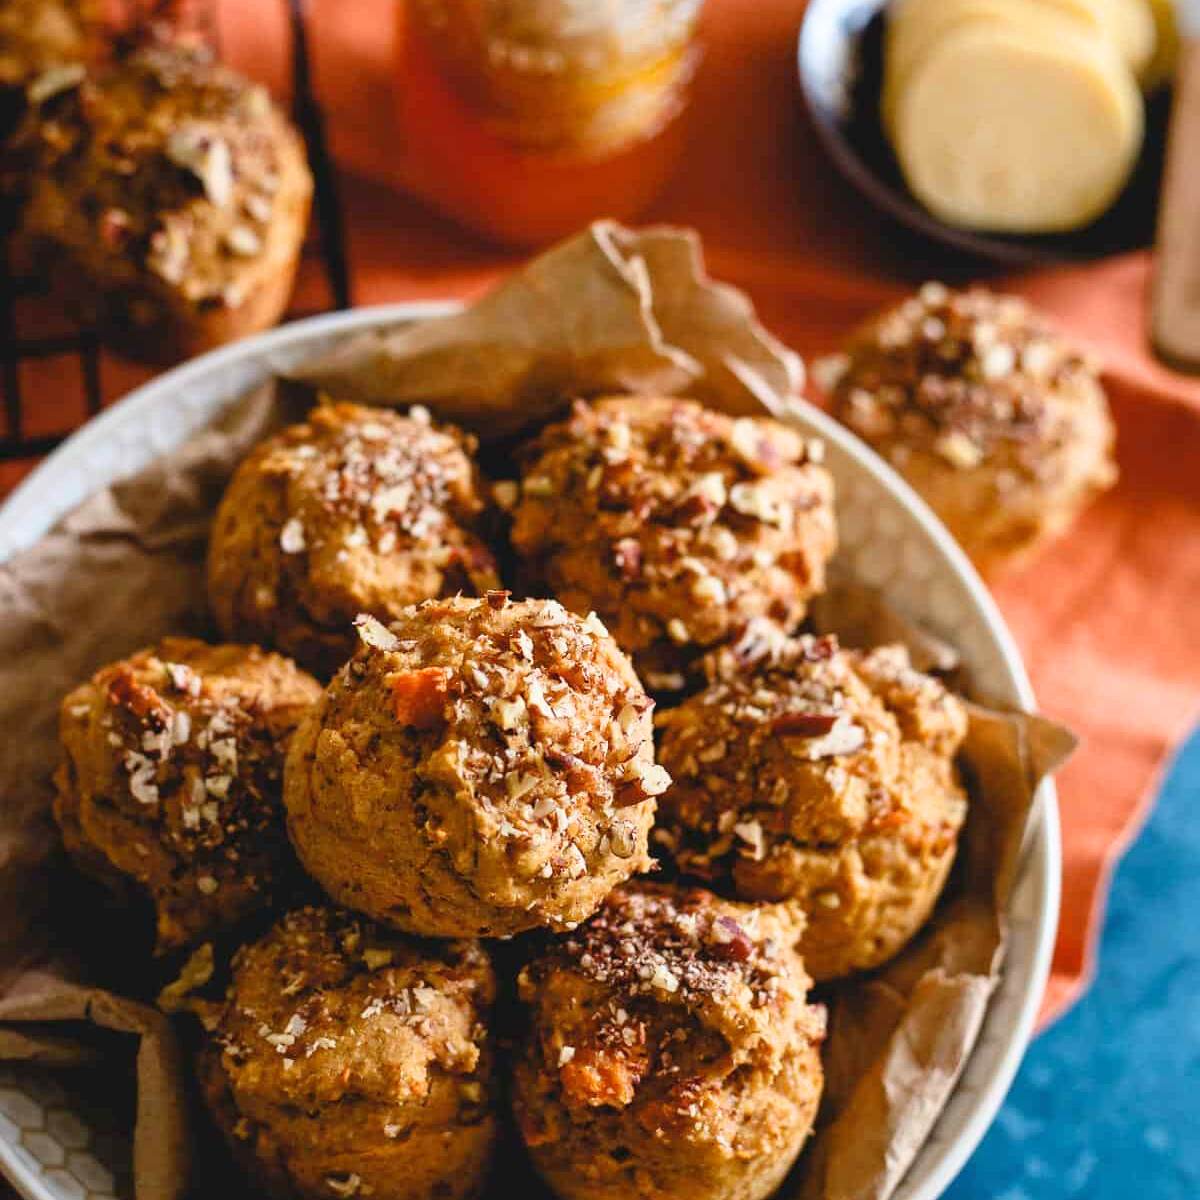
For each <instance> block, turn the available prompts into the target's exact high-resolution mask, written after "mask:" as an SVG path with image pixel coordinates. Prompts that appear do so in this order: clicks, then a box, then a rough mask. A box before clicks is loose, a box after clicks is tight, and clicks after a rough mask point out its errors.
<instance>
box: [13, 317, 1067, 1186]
mask: <svg viewBox="0 0 1200 1200" xmlns="http://www.w3.org/2000/svg"><path fill="white" fill-rule="evenodd" d="M449 308H450V306H448V305H442V304H409V305H395V306H390V307H385V308H375V309H365V310H361V311H357V312H351V313H345V314H337V315H333V316H325V317H317V318H315V319H312V320H308V321H302V322H298V323H297V324H294V325H290V326H285V327H284V328H282V329H278V330H275V331H274V332H272V333H268V334H265V335H263V336H260V337H255V338H250V339H248V340H246V341H244V342H240V343H238V344H237V345H234V346H229V347H226V348H225V349H222V350H217V351H215V352H213V353H211V354H206V355H204V356H203V357H202V358H198V359H196V360H195V361H193V362H190V363H187V364H186V365H184V366H182V367H178V368H177V369H175V370H173V371H170V372H168V373H167V374H165V375H163V376H161V377H160V378H158V379H156V380H154V381H153V382H152V383H148V384H146V385H145V386H144V387H141V388H138V389H137V390H136V391H135V392H133V393H132V394H131V395H129V396H127V397H126V398H125V399H124V400H122V401H121V402H120V403H119V404H117V405H115V406H113V407H112V408H110V409H108V410H106V411H105V412H104V413H103V414H101V415H100V416H98V417H97V418H96V419H95V420H93V421H91V422H89V423H88V424H87V425H86V426H85V427H84V428H83V429H81V430H80V431H79V432H78V433H76V434H75V435H74V436H73V437H72V438H70V439H69V440H68V441H67V442H65V443H64V444H63V445H62V446H61V447H60V448H59V449H58V450H57V451H55V453H54V454H52V455H51V456H50V457H49V458H48V459H47V460H46V461H45V462H44V463H43V464H42V465H41V466H40V467H39V468H38V469H37V470H36V471H34V472H33V474H31V475H30V476H29V477H28V478H27V479H26V480H25V481H24V482H23V483H22V484H21V486H20V487H19V488H18V489H17V490H16V491H15V492H14V493H13V494H12V495H11V496H10V497H9V499H8V501H7V502H6V503H5V504H4V506H3V507H2V508H0V561H4V560H5V559H7V558H8V557H9V556H10V555H12V554H14V553H16V552H17V551H19V550H21V549H22V548H24V547H27V546H29V545H31V544H32V543H34V542H35V541H37V539H38V538H39V537H41V536H42V534H43V533H45V532H46V530H47V529H48V528H49V527H50V526H51V525H52V524H53V523H54V522H55V521H56V520H58V518H59V517H61V516H62V515H63V514H64V513H66V512H67V511H68V510H69V509H71V508H72V507H73V506H74V505H76V504H77V503H78V502H79V501H81V500H83V499H84V498H85V497H86V496H87V495H88V494H89V493H91V492H93V491H95V490H96V489H97V488H100V487H102V486H104V485H106V484H108V483H109V482H111V481H113V480H115V479H117V478H119V477H121V476H122V475H127V474H129V473H130V472H132V471H136V470H137V469H139V468H140V467H143V466H145V465H146V464H147V463H148V462H150V461H151V460H152V459H153V458H154V457H155V456H156V455H158V454H160V453H162V452H163V451H166V450H168V449H170V448H172V447H173V446H175V445H177V444H178V443H179V442H181V441H182V440H183V439H184V438H186V437H187V436H188V435H189V434H191V433H193V432H194V431H196V430H197V429H199V428H201V427H202V426H203V425H205V424H206V423H208V422H209V421H210V420H211V419H212V418H213V416H214V415H215V414H216V413H217V412H218V411H219V410H221V409H222V408H223V407H224V406H225V405H227V404H229V403H230V402H232V401H233V400H235V399H237V398H238V397H239V396H241V395H244V394H245V393H246V392H247V391H249V390H250V389H251V388H254V387H256V386H258V385H259V384H261V383H263V382H265V381H266V380H268V379H270V378H271V376H272V375H274V374H276V373H277V372H279V371H281V370H284V369H286V368H288V367H291V366H294V365H295V364H297V363H299V362H301V361H303V360H305V359H308V358H311V357H313V356H314V355H317V354H319V353H321V352H323V351H325V350H328V349H329V348H330V347H331V346H332V345H333V344H335V343H336V342H337V341H339V340H340V339H342V338H344V337H346V336H347V335H348V334H352V333H360V332H362V331H364V330H367V329H373V328H378V327H380V326H387V325H391V324H394V323H396V322H401V321H410V320H417V319H421V318H424V317H429V316H435V315H438V314H440V313H444V312H446V311H448V309H449ZM797 420H798V423H799V424H800V425H801V426H802V427H804V428H805V429H806V431H808V432H810V433H813V434H819V435H820V436H821V437H823V438H824V439H825V441H826V445H827V452H828V463H829V466H830V469H831V470H832V471H833V473H834V475H835V477H836V480H837V489H838V521H839V527H840V535H841V542H842V547H841V550H840V551H839V554H840V556H841V561H842V563H843V564H844V566H845V568H846V569H847V570H848V571H849V572H850V573H851V574H852V575H854V576H857V577H858V578H859V579H861V580H862V581H863V582H865V583H869V584H872V585H876V586H883V587H886V589H887V593H888V596H889V598H890V599H891V601H892V602H893V603H895V604H896V605H897V606H898V607H900V608H902V609H903V610H905V611H906V612H907V613H908V615H909V616H911V617H912V618H914V619H916V620H917V621H919V622H920V623H922V624H923V625H925V626H926V627H928V628H929V629H930V630H931V631H932V632H934V633H937V634H939V635H941V636H942V637H944V638H946V639H947V640H948V641H950V642H952V643H953V644H954V645H955V646H957V647H958V649H959V651H960V652H961V653H962V656H963V659H964V661H965V663H966V665H967V666H968V668H969V669H970V672H971V675H972V678H973V679H974V680H975V683H976V686H977V688H978V689H979V690H980V691H981V692H983V693H985V694H987V695H988V696H990V697H992V698H994V699H995V700H997V701H998V702H1000V703H1003V704H1009V705H1012V706H1014V707H1026V708H1028V707H1032V705H1033V693H1032V690H1031V689H1030V686H1029V681H1028V679H1027V677H1026V675H1025V670H1024V668H1023V666H1022V664H1021V659H1020V656H1019V655H1018V653H1017V650H1016V647H1015V646H1014V645H1013V641H1012V637H1011V636H1010V634H1009V632H1008V630H1007V629H1006V628H1005V625H1004V622H1003V620H1002V618H1001V617H1000V614H999V612H998V611H997V610H996V607H995V605H994V604H993V602H992V600H991V597H990V596H989V595H988V593H987V591H986V589H985V588H984V586H983V584H982V583H981V582H980V580H979V578H978V576H977V575H976V574H975V572H974V570H973V569H972V567H971V566H970V564H969V563H968V562H967V559H966V558H965V556H964V555H963V554H962V552H961V551H960V550H959V549H958V547H957V545H956V544H955V543H954V541H953V540H952V539H951V537H950V535H949V534H948V533H947V532H946V530H945V529H944V528H943V527H942V525H941V524H940V523H939V522H938V521H937V519H936V518H935V517H934V516H933V515H932V513H931V512H930V511H929V509H928V508H927V507H926V506H925V504H924V503H923V502H922V501H921V500H920V499H919V498H918V497H917V496H916V494H915V493H914V492H913V491H912V490H911V489H910V488H909V487H908V486H907V485H906V484H905V483H904V482H903V481H902V480H901V479H900V478H899V476H897V475H896V474H895V473H894V472H893V471H892V470H891V469H890V468H889V467H887V466H886V465H885V464H884V463H883V462H882V460H880V459H879V458H878V457H877V456H876V455H875V454H873V453H872V452H871V451H870V450H868V449H867V448H866V447H865V446H864V445H863V444H862V443H861V442H859V441H858V440H857V439H856V438H855V437H854V436H853V435H851V434H849V433H847V432H846V431H845V430H844V429H843V428H842V427H841V426H839V425H837V424H836V423H835V422H833V421H832V420H830V419H829V418H828V417H826V416H824V415H823V414H822V413H820V412H818V411H817V410H815V409H811V408H806V409H805V410H804V412H803V413H802V414H801V415H800V416H799V417H798V418H797ZM1058 899H1059V831H1058V813H1057V808H1056V804H1055V797H1054V791H1053V788H1052V785H1051V784H1049V783H1047V784H1044V785H1043V787H1042V790H1041V793H1040V795H1039V797H1038V802H1037V805H1036V807H1035V809H1034V812H1033V819H1032V822H1031V826H1030V830H1029V835H1028V838H1027V842H1026V847H1025V854H1024V859H1023V862H1022V867H1021V871H1020V875H1019V878H1018V880H1017V884H1016V889H1015V891H1014V895H1013V900H1012V909H1011V913H1010V918H1011V928H1012V936H1011V943H1010V948H1009V954H1008V961H1007V964H1006V967H1005V971H1004V977H1003V980H1002V982H1001V984H1000V987H999V988H998V990H997V992H996V994H995V997H994V998H993V1000H992V1002H991V1006H990V1008H989V1011H988V1015H987V1019H986V1021H985V1024H984V1027H983V1030H982V1034H981V1036H980V1039H979V1042H978V1044H977V1045H976V1047H975V1050H974V1052H973V1053H972V1055H971V1058H970V1061H969V1062H968V1063H967V1065H966V1069H965V1070H964V1072H963V1076H962V1079H961V1080H960V1082H959V1085H958V1087H957V1089H956V1091H955V1094H954V1096H953V1097H952V1099H951V1102H950V1104H949V1105H948V1107H947V1108H946V1110H945V1112H944V1113H943V1114H942V1117H941V1119H940V1120H939V1121H938V1123H937V1125H936V1127H935V1128H934V1130H933V1132H932V1134H931V1136H930V1138H929V1140H928V1141H927V1142H926V1144H925V1146H924V1148H923V1149H922V1151H921V1153H920V1156H919V1157H918V1158H917V1160H916V1162H915V1163H914V1164H913V1166H912V1169H911V1170H910V1171H909V1173H908V1175H907V1177H906V1179H905V1181H904V1183H903V1184H902V1186H901V1187H900V1189H899V1192H898V1193H897V1197H898V1200H933V1198H934V1197H936V1196H938V1195H940V1194H941V1193H942V1191H943V1190H944V1189H945V1188H946V1186H947V1185H948V1184H949V1182H950V1180H951V1179H953V1177H954V1175H955V1174H956V1173H957V1172H958V1170H959V1169H960V1168H961V1167H962V1165H963V1163H964V1162H965V1161H966V1159H967V1157H968V1155H969V1154H970V1153H971V1151H972V1150H973V1149H974V1148H975V1146H976V1144H977V1143H978V1142H979V1140H980V1138H981V1137H982V1136H983V1133H984V1131H985V1130H986V1129H987V1127H988V1125H989V1123H990V1122H991V1120H992V1118H993V1117H994V1116H995V1114H996V1111H997V1109H998V1108H999V1107H1000V1104H1001V1102H1002V1101H1003V1099H1004V1095H1005V1092H1006V1091H1007V1090H1008V1086H1009V1084H1010V1083H1011V1082H1012V1078H1013V1075H1014V1074H1015V1072H1016V1069H1017V1065H1018V1064H1019V1062H1020V1060H1021V1056H1022V1054H1023V1053H1024V1050H1025V1046H1026V1044H1027V1043H1028V1041H1029V1037H1030V1034H1031V1032H1032V1029H1033V1023H1034V1019H1035V1017H1036V1015H1037V1010H1038V1004H1039V1002H1040V1000H1041V996H1042V992H1043V989H1044V987H1045V982H1046V976H1047V973H1048V971H1049V966H1050V956H1051V951H1052V949H1053V946H1054V935H1055V930H1056V928H1057V924H1058ZM108 1107H109V1106H108V1105H106V1104H105V1103H103V1097H102V1098H101V1103H100V1104H96V1103H95V1102H94V1100H89V1098H88V1096H87V1094H86V1090H85V1089H84V1088H82V1087H80V1086H76V1085H74V1084H72V1082H71V1080H70V1079H69V1078H66V1077H59V1078H55V1077H53V1076H50V1075H49V1074H47V1073H45V1072H39V1071H37V1070H36V1069H33V1068H27V1067H12V1066H4V1065H0V1167H2V1168H3V1170H4V1171H5V1173H6V1174H7V1175H8V1176H9V1178H10V1179H11V1180H12V1181H13V1183H14V1184H15V1185H16V1186H17V1188H18V1190H19V1191H20V1192H22V1193H23V1194H24V1195H25V1196H26V1197H28V1198H29V1200H84V1198H87V1197H93V1198H96V1200H100V1198H101V1197H110V1196H126V1195H130V1194H131V1192H130V1189H129V1185H128V1159H129V1145H128V1142H129V1139H128V1130H124V1131H122V1130H120V1129H115V1130H114V1129H112V1128H105V1127H104V1126H105V1124H106V1122H105V1121H104V1119H103V1117H104V1110H105V1109H106V1108H108ZM108 1124H111V1122H108Z"/></svg>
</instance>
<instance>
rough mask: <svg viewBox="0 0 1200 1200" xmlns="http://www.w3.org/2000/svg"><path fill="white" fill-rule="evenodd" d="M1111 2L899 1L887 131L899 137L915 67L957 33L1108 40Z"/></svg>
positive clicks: (888, 64) (888, 60)
mask: <svg viewBox="0 0 1200 1200" xmlns="http://www.w3.org/2000/svg"><path fill="white" fill-rule="evenodd" d="M1100 3H1108V0H896V3H894V4H893V5H892V6H891V7H890V8H889V9H888V21H887V33H886V38H885V44H884V79H883V92H882V96H881V102H880V114H881V117H882V120H883V126H884V128H885V129H886V130H887V131H888V134H889V136H894V129H895V125H894V118H895V111H896V101H897V99H898V97H899V96H900V94H901V93H902V92H903V90H904V86H905V82H906V81H907V79H908V77H909V75H910V74H911V73H912V69H913V67H914V66H915V65H916V64H917V63H919V62H920V61H921V59H922V58H923V57H924V56H925V54H927V53H928V51H929V50H930V49H931V48H932V47H934V46H936V45H937V44H938V42H939V41H940V39H941V38H943V37H945V36H946V34H947V33H949V32H950V31H951V30H952V29H956V28H959V27H961V26H963V25H965V24H973V23H977V22H981V21H982V22H992V23H1001V24H1004V25H1006V26H1008V27H1013V26H1015V27H1018V28H1027V29H1029V30H1030V31H1036V32H1037V33H1038V35H1039V36H1042V37H1049V38H1052V37H1054V36H1055V34H1056V30H1062V31H1064V32H1065V33H1067V34H1068V35H1069V34H1071V33H1075V34H1079V35H1082V36H1092V37H1096V38H1103V37H1107V36H1108V35H1109V26H1108V24H1106V21H1105V18H1104V17H1103V16H1102V13H1101V10H1100V7H1099V4H1100Z"/></svg>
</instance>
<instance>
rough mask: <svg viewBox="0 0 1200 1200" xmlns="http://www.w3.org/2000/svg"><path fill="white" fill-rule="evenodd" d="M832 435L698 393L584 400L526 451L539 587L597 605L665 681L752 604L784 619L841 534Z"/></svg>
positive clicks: (530, 547) (531, 552) (526, 522)
mask: <svg viewBox="0 0 1200 1200" xmlns="http://www.w3.org/2000/svg"><path fill="white" fill-rule="evenodd" d="M820 451H821V447H820V445H819V444H818V443H814V442H811V441H806V440H805V439H804V438H803V437H801V436H800V435H799V434H798V433H796V432H795V431H794V430H792V429H789V428H787V427H786V426H784V425H780V424H778V423H776V422H774V421H768V420H761V419H756V418H752V417H741V418H738V419H736V420H735V419H734V418H732V417H728V416H725V415H724V414H722V413H717V412H712V411H710V410H709V409H706V408H703V407H701V406H700V405H699V404H696V403H695V402H693V401H690V400H680V399H662V398H649V397H642V396H636V397H635V396H619V397H611V398H608V399H603V400H598V401H596V402H595V403H592V404H584V403H580V404H577V405H576V406H575V408H574V410H573V411H572V413H571V416H570V417H569V418H568V419H567V420H565V421H563V422H561V423H559V424H556V425H552V426H550V427H549V428H547V429H546V430H544V431H543V432H542V434H541V436H540V437H539V438H538V439H537V440H536V441H535V442H534V443H533V444H532V445H531V446H530V447H529V448H528V449H527V451H526V453H525V455H524V458H523V469H522V472H521V481H520V491H519V494H518V495H517V497H516V498H515V500H514V504H513V529H512V541H513V545H514V547H515V548H516V550H517V552H518V554H519V555H520V556H521V558H522V560H523V564H524V569H525V570H526V572H527V573H528V577H529V579H530V581H531V582H532V584H533V585H534V586H540V587H542V588H544V589H545V590H546V591H548V592H549V593H550V594H552V595H555V596H557V597H558V598H559V599H560V600H561V601H562V602H563V603H564V604H565V605H566V606H567V607H568V608H569V609H571V610H572V611H573V612H579V613H585V612H589V611H592V610H595V612H596V613H597V614H599V616H600V618H601V619H602V620H603V621H604V622H605V623H606V624H607V625H608V626H609V628H610V629H611V630H612V631H613V636H614V637H615V638H616V639H617V642H618V643H619V644H620V645H621V647H622V648H623V649H625V650H626V651H628V652H629V653H630V654H632V656H633V659H634V663H635V665H636V666H637V668H638V671H639V673H640V674H641V676H642V678H643V679H644V680H645V681H646V683H647V686H648V687H650V688H651V690H653V691H662V692H671V691H677V690H679V689H680V688H681V687H682V686H683V685H684V683H685V672H686V670H687V668H688V666H689V665H690V664H691V663H692V662H693V661H694V660H695V658H696V657H698V656H699V654H700V653H701V652H703V651H704V650H705V649H706V648H708V647H711V646H713V645H714V644H716V643H718V642H721V641H723V640H724V639H726V638H728V637H730V636H731V635H733V634H736V633H737V631H738V630H739V629H741V628H742V627H743V626H745V624H746V623H747V622H748V621H750V620H751V619H753V618H756V617H770V618H771V619H772V620H774V621H776V622H778V623H779V624H780V625H781V626H782V627H784V628H788V629H790V628H792V627H794V626H795V625H796V624H798V623H799V621H800V620H801V619H802V618H803V616H804V613H805V607H806V605H807V603H808V600H809V598H810V597H811V596H813V595H814V594H816V593H817V592H819V591H821V589H822V588H823V586H824V578H825V564H826V562H827V560H828V559H829V557H830V556H831V555H832V553H833V550H834V544H835V534H834V521H833V508H832V493H833V485H832V480H831V477H830V475H829V473H828V471H826V469H825V468H824V467H823V466H820V465H819V463H820Z"/></svg>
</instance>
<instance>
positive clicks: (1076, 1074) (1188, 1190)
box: [947, 731, 1200, 1200]
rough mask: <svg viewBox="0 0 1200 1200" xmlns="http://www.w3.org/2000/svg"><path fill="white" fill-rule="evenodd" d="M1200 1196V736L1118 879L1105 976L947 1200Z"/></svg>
mask: <svg viewBox="0 0 1200 1200" xmlns="http://www.w3.org/2000/svg"><path fill="white" fill-rule="evenodd" d="M1074 1196H1081V1197H1087V1200H1130V1197H1145V1198H1146V1200H1197V1198H1198V1197H1200V731H1197V732H1196V733H1195V734H1193V736H1192V738H1191V740H1190V742H1189V743H1188V744H1187V745H1186V746H1185V747H1184V749H1183V750H1182V752H1181V753H1180V754H1179V756H1178V758H1177V759H1176V760H1175V764H1174V767H1173V769H1172V770H1171V773H1170V775H1169V777H1168V779H1167V781H1166V784H1165V786H1164V788H1163V791H1162V794H1161V795H1160V797H1159V799H1158V803H1157V805H1156V807H1155V810H1154V812H1153V814H1152V816H1151V818H1150V821H1149V824H1148V825H1147V826H1146V828H1145V830H1144V831H1143V833H1142V835H1141V837H1140V838H1139V839H1138V841H1137V843H1136V844H1135V845H1134V846H1133V848H1132V849H1131V850H1130V851H1129V853H1128V854H1127V855H1126V857H1125V859H1124V861H1123V862H1122V863H1121V865H1120V867H1119V868H1118V871H1117V876H1116V879H1115V881H1114V885H1113V889H1112V896H1111V899H1110V902H1109V911H1108V917H1107V920H1106V922H1105V928H1104V938H1103V943H1102V946H1101V951H1100V971H1099V976H1098V978H1097V979H1096V982H1095V985H1094V986H1093V987H1092V988H1091V990H1090V991H1089V992H1088V994H1087V995H1086V996H1085V997H1084V998H1083V999H1082V1000H1081V1001H1080V1002H1079V1004H1078V1005H1077V1006H1076V1007H1075V1008H1074V1009H1072V1010H1071V1012H1069V1013H1068V1014H1067V1015H1066V1016H1065V1017H1064V1018H1063V1019H1062V1020H1061V1021H1059V1022H1058V1024H1056V1025H1054V1026H1053V1027H1051V1028H1050V1029H1049V1030H1048V1031H1047V1032H1046V1033H1045V1034H1043V1035H1042V1036H1041V1037H1040V1038H1039V1039H1038V1040H1037V1041H1036V1042H1035V1043H1034V1044H1033V1046H1032V1047H1031V1048H1030V1050H1029V1053H1028V1055H1027V1056H1026V1058H1025V1062H1024V1064H1023V1065H1022V1067H1021V1072H1020V1074H1019V1075H1018V1077H1017V1081H1016V1083H1015V1085H1014V1086H1013V1090H1012V1092H1011V1093H1010V1094H1009V1097H1008V1101H1007V1103H1006V1104H1005V1105H1004V1109H1003V1111H1002V1112H1001V1114H1000V1116H999V1117H998V1118H997V1121H996V1124H995V1125H994V1126H993V1128H992V1130H991V1131H990V1132H989V1134H988V1136H987V1138H986V1139H985V1140H984V1142H983V1144H982V1145H981V1146H980V1148H979V1150H978V1151H977V1152H976V1154H975V1156H974V1158H972V1159H971V1161H970V1163H968V1165H967V1167H966V1168H965V1170H964V1171H963V1173H962V1175H961V1176H960V1177H959V1179H958V1180H957V1181H956V1182H955V1184H954V1186H953V1187H951V1189H950V1190H949V1192H948V1193H947V1200H983V1198H984V1197H986V1198H988V1200H1066V1198H1069V1197H1074Z"/></svg>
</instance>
